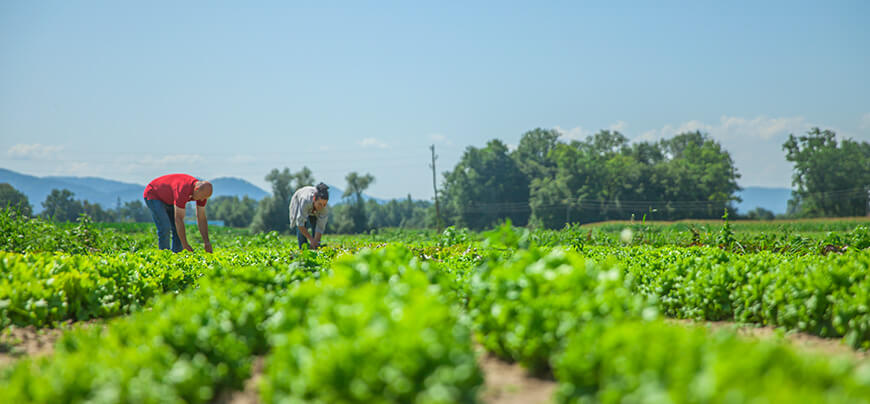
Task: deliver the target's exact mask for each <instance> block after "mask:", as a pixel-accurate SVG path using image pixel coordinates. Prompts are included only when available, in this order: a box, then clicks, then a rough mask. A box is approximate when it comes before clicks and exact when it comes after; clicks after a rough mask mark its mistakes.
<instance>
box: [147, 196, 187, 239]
mask: <svg viewBox="0 0 870 404" xmlns="http://www.w3.org/2000/svg"><path fill="white" fill-rule="evenodd" d="M145 205H147V206H148V209H150V210H151V217H152V218H153V219H154V224H156V225H157V247H158V248H160V249H161V250H168V249H169V233H170V232H171V233H172V252H179V251H181V250H182V249H183V248H182V247H181V239H180V238H178V230H176V229H175V206H173V205H167V204H165V203H163V201H161V200H159V199H146V200H145Z"/></svg>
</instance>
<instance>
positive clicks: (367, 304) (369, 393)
mask: <svg viewBox="0 0 870 404" xmlns="http://www.w3.org/2000/svg"><path fill="white" fill-rule="evenodd" d="M396 254H398V255H396ZM395 257H401V260H402V261H404V262H406V263H407V262H408V261H407V255H406V254H405V253H403V252H401V251H390V250H388V251H387V252H386V253H381V254H377V253H370V252H363V253H361V255H360V256H359V257H355V258H353V259H351V260H349V261H344V262H343V263H339V264H338V265H337V266H336V267H335V268H334V270H333V271H334V273H333V275H331V276H330V277H328V278H325V279H324V280H323V282H319V283H314V282H306V283H304V284H302V285H300V286H299V287H298V288H295V289H294V290H292V291H291V292H290V294H289V295H288V297H287V298H286V299H283V300H282V302H281V303H280V304H279V305H278V306H277V308H276V313H277V314H276V315H275V316H273V317H272V318H271V319H270V321H269V334H270V335H271V342H272V345H273V351H272V355H271V356H270V358H269V361H268V364H267V370H266V381H265V383H264V384H263V398H264V401H266V402H285V401H299V402H324V403H328V402H347V403H354V402H358V403H369V402H383V403H408V402H419V403H457V402H475V395H476V391H477V389H478V386H479V385H480V384H481V382H482V377H481V375H480V371H479V369H478V368H477V366H476V363H475V359H474V353H473V352H472V350H471V345H470V331H469V329H468V327H467V326H466V325H465V324H463V323H462V322H461V321H460V316H459V315H458V313H457V312H456V311H455V309H453V308H451V307H450V306H449V305H446V304H445V303H444V302H443V301H442V298H441V297H439V295H438V294H437V289H434V290H432V289H430V288H428V286H427V285H428V281H426V278H425V276H423V273H422V272H420V271H419V270H418V269H415V268H414V267H415V265H414V264H413V263H411V264H405V265H402V266H401V267H400V268H397V267H395V266H392V265H383V264H385V263H388V262H391V261H392V259H393V258H395ZM385 259H386V261H384V260H385ZM382 271H383V272H382ZM433 292H434V293H433Z"/></svg>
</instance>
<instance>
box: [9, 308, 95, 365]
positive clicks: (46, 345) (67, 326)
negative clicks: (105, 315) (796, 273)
mask: <svg viewBox="0 0 870 404" xmlns="http://www.w3.org/2000/svg"><path fill="white" fill-rule="evenodd" d="M103 321H104V320H89V321H79V322H72V321H68V322H64V323H61V324H60V326H58V327H57V328H36V327H34V326H32V325H31V326H27V327H16V326H10V327H8V328H6V329H4V330H3V331H2V332H0V367H5V366H8V365H10V364H12V363H14V362H15V361H17V360H18V359H20V358H22V357H40V356H46V355H51V354H52V353H54V343H55V342H56V341H57V340H58V338H60V337H61V335H63V334H64V333H65V332H67V331H69V330H71V329H73V328H78V327H92V326H95V325H98V324H101V323H102V322H103Z"/></svg>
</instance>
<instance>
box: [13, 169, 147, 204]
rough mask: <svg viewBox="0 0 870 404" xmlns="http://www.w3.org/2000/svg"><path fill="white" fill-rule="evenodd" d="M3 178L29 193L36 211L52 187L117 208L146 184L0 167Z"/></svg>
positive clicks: (76, 196)
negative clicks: (27, 171) (18, 170)
mask: <svg viewBox="0 0 870 404" xmlns="http://www.w3.org/2000/svg"><path fill="white" fill-rule="evenodd" d="M0 182H5V183H9V184H10V185H12V186H13V187H15V189H17V190H19V191H21V192H22V193H24V194H25V195H27V199H28V200H29V201H30V204H31V205H32V206H33V211H34V212H37V213H38V212H41V211H42V202H43V201H44V200H45V197H46V196H48V194H50V193H51V190H53V189H68V190H70V191H72V192H73V193H74V194H75V196H74V198H75V199H79V200H87V201H89V202H95V203H99V204H100V205H101V206H103V207H104V208H114V207H115V205H116V204H117V203H118V198H119V197H120V198H121V202H122V203H123V202H126V201H132V200H136V199H141V198H142V191H143V189H144V188H145V187H144V186H143V185H138V184H131V183H127V182H120V181H113V180H106V179H103V178H95V177H35V176H32V175H26V174H21V173H17V172H15V171H12V170H7V169H4V168H0Z"/></svg>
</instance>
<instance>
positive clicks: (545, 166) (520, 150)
mask: <svg viewBox="0 0 870 404" xmlns="http://www.w3.org/2000/svg"><path fill="white" fill-rule="evenodd" d="M558 144H559V132H557V131H555V130H553V129H547V130H545V129H541V128H536V129H534V130H530V131H528V132H526V133H524V134H523V136H522V137H521V138H520V144H519V146H517V149H516V150H514V151H513V152H512V153H511V157H513V159H514V160H515V161H516V162H517V167H519V169H520V171H522V172H523V174H525V175H526V178H527V179H528V181H529V182H531V181H532V180H533V179H535V178H544V177H550V176H551V175H552V174H553V173H552V171H553V169H554V168H555V162H554V161H553V160H551V159H550V158H549V155H550V151H552V150H553V149H555V148H556V146H557V145H558Z"/></svg>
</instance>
